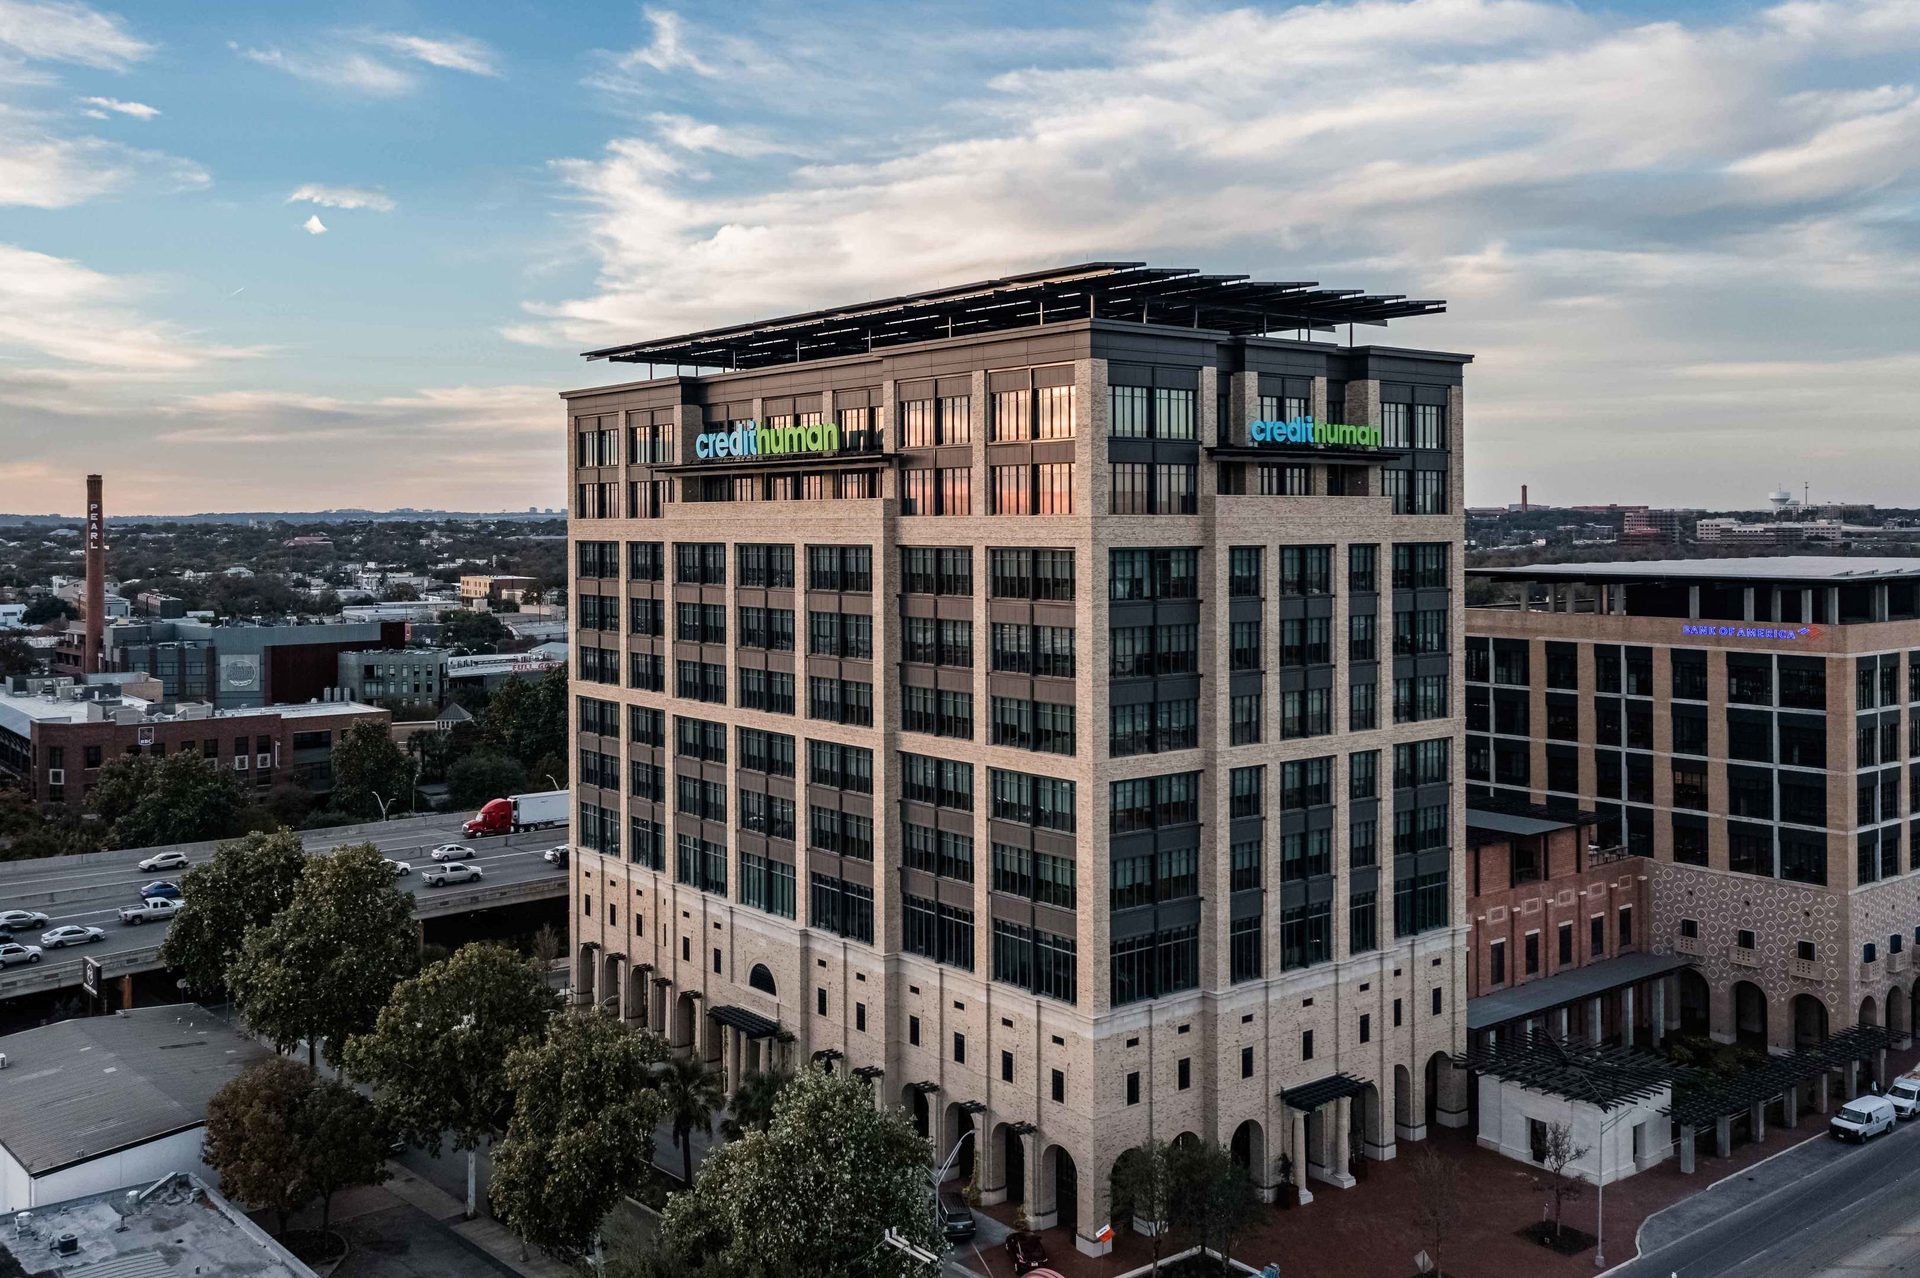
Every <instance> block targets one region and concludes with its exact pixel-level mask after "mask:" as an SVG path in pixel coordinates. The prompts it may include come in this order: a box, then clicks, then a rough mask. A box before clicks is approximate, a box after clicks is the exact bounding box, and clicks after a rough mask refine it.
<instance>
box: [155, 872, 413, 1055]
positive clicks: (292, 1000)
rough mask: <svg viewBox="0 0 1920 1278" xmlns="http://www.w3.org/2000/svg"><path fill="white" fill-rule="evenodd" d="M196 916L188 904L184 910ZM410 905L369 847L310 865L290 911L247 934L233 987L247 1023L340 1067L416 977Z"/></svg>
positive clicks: (278, 1043)
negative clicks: (396, 991)
mask: <svg viewBox="0 0 1920 1278" xmlns="http://www.w3.org/2000/svg"><path fill="white" fill-rule="evenodd" d="M188 908H189V910H191V908H192V907H191V906H189V907H188ZM418 959H419V940H418V935H417V932H416V928H415V925H414V921H413V898H412V897H411V896H409V895H407V894H406V893H405V892H402V891H401V890H400V889H399V888H397V887H395V886H394V881H393V872H392V871H391V870H389V869H388V868H387V864H386V861H385V860H384V859H383V858H382V857H381V855H380V852H379V850H378V849H377V848H375V847H374V846H373V845H372V844H370V843H356V844H350V845H348V846H346V847H343V848H339V849H338V850H336V851H335V852H334V853H333V854H332V855H331V856H316V857H310V858H308V859H307V862H306V865H305V867H304V868H303V870H302V871H301V874H300V881H299V882H298V883H297V884H296V885H295V886H294V889H293V895H292V897H291V899H289V900H288V902H287V907H286V908H285V909H284V910H282V911H280V913H279V914H278V915H277V916H275V918H274V919H273V921H272V922H271V923H269V924H267V925H266V926H265V927H260V928H255V929H254V930H253V931H252V932H251V933H249V934H248V935H247V938H246V941H245V943H244V945H243V946H242V948H241V952H240V958H239V961H238V962H236V963H234V965H233V966H232V968H231V969H230V971H229V973H228V982H227V983H228V985H229V987H230V988H231V989H232V991H233V995H234V999H235V1001H236V1002H238V1003H239V1005H240V1011H241V1014H242V1015H243V1016H244V1017H245V1018H246V1021H247V1024H248V1025H250V1026H252V1027H253V1028H254V1030H255V1031H256V1032H258V1033H260V1034H263V1035H265V1036H266V1037H267V1038H268V1039H269V1040H271V1041H272V1042H273V1043H274V1044H275V1045H276V1046H278V1047H280V1048H281V1049H282V1050H285V1049H287V1048H289V1047H292V1046H293V1045H295V1044H297V1043H300V1042H303V1041H304V1042H305V1043H306V1044H307V1051H308V1056H309V1058H310V1059H311V1057H312V1055H313V1053H314V1050H315V1048H316V1047H324V1049H325V1052H326V1056H327V1059H328V1060H329V1061H331V1062H333V1063H334V1064H336V1065H337V1064H339V1062H340V1057H341V1053H342V1050H343V1049H344V1047H345V1044H346V1041H347V1039H348V1038H349V1037H351V1036H352V1035H354V1034H364V1033H366V1032H367V1031H368V1030H370V1029H372V1028H373V1025H374V1020H375V1018H376V1017H377V1016H378V1015H379V1013H380V1009H381V1008H382V1007H384V1006H386V1003H387V999H388V998H389V996H391V995H392V993H393V987H394V986H395V985H397V984H399V982H400V981H402V980H404V979H405V978H407V977H408V976H411V975H413V972H414V968H415V966H416V964H417V962H418Z"/></svg>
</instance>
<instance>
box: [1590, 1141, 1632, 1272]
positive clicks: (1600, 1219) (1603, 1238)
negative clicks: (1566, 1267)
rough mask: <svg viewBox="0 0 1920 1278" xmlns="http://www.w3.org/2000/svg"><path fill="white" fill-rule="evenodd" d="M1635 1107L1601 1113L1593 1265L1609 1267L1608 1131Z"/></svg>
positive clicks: (1594, 1214)
mask: <svg viewBox="0 0 1920 1278" xmlns="http://www.w3.org/2000/svg"><path fill="white" fill-rule="evenodd" d="M1633 1109H1634V1107H1633V1106H1632V1105H1628V1106H1627V1107H1626V1108H1625V1109H1622V1110H1621V1111H1620V1112H1619V1113H1618V1114H1615V1115H1614V1116H1613V1117H1612V1118H1608V1117H1607V1116H1606V1112H1605V1111H1604V1110H1603V1111H1602V1112H1601V1115H1600V1183H1599V1184H1598V1185H1597V1186H1595V1188H1594V1198H1595V1200H1596V1202H1597V1204H1598V1205H1597V1206H1596V1207H1595V1208H1594V1213H1593V1267H1594V1268H1595V1269H1605V1268H1606V1267H1607V1133H1608V1132H1610V1131H1612V1130H1613V1128H1614V1127H1615V1125H1617V1124H1618V1123H1619V1122H1620V1120H1621V1119H1623V1118H1627V1117H1630V1116H1631V1115H1632V1114H1633Z"/></svg>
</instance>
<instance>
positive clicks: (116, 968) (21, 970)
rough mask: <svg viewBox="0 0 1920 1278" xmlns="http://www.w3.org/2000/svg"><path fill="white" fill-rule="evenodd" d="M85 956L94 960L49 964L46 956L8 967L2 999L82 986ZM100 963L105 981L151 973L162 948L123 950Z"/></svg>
mask: <svg viewBox="0 0 1920 1278" xmlns="http://www.w3.org/2000/svg"><path fill="white" fill-rule="evenodd" d="M82 957H87V958H91V957H92V955H75V956H74V957H73V958H71V959H62V960H61V961H60V962H58V963H49V962H47V961H46V959H45V958H44V957H43V958H42V959H41V960H40V962H38V963H34V964H30V965H26V966H17V967H9V968H6V969H5V970H4V971H0V998H18V997H19V996H20V995H22V994H34V993H38V992H40V991H42V990H57V989H61V988H64V987H65V986H68V985H75V986H77V985H79V984H80V959H81V958H82ZM99 963H100V976H101V979H103V980H104V979H106V978H108V977H115V976H127V975H129V974H131V973H133V972H147V971H151V970H153V969H154V968H156V967H159V966H160V947H159V945H157V944H155V945H149V946H144V947H142V948H141V949H137V950H121V951H120V952H119V953H117V954H108V955H105V956H104V957H102V958H101V959H100V960H99Z"/></svg>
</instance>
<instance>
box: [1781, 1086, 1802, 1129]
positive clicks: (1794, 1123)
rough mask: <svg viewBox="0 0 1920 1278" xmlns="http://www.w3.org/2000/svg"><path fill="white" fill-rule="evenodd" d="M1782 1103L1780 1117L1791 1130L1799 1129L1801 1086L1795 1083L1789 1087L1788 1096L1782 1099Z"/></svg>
mask: <svg viewBox="0 0 1920 1278" xmlns="http://www.w3.org/2000/svg"><path fill="white" fill-rule="evenodd" d="M1780 1101H1781V1114H1780V1117H1781V1118H1782V1119H1783V1120H1785V1125H1786V1126H1787V1127H1789V1128H1793V1127H1798V1126H1799V1125H1800V1084H1798V1083H1795V1084H1794V1085H1793V1086H1792V1087H1789V1088H1788V1089H1787V1094H1786V1095H1785V1096H1783V1097H1781V1098H1780Z"/></svg>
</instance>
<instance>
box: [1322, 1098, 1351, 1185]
mask: <svg viewBox="0 0 1920 1278" xmlns="http://www.w3.org/2000/svg"><path fill="white" fill-rule="evenodd" d="M1352 1139H1353V1097H1351V1096H1342V1097H1341V1098H1340V1099H1339V1100H1337V1101H1335V1102H1334V1103H1333V1140H1332V1145H1333V1157H1332V1159H1331V1160H1330V1162H1331V1165H1330V1166H1329V1167H1328V1169H1327V1170H1329V1171H1330V1172H1332V1173H1333V1176H1332V1180H1333V1183H1334V1184H1336V1185H1338V1186H1340V1187H1341V1188H1342V1189H1352V1188H1353V1186H1354V1179H1353V1173H1352V1172H1351V1171H1350V1170H1349V1169H1348V1166H1347V1163H1348V1159H1349V1157H1350V1156H1351V1148H1350V1142H1351V1141H1352Z"/></svg>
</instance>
